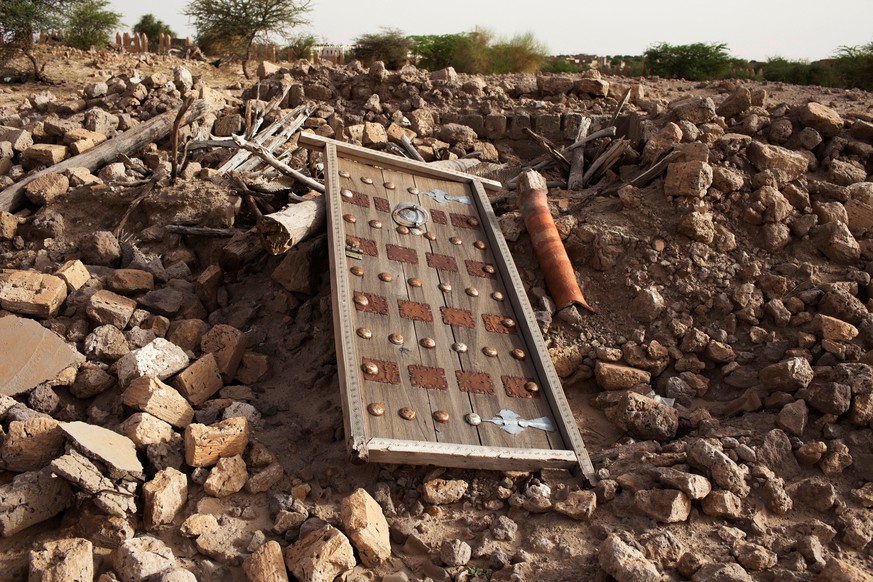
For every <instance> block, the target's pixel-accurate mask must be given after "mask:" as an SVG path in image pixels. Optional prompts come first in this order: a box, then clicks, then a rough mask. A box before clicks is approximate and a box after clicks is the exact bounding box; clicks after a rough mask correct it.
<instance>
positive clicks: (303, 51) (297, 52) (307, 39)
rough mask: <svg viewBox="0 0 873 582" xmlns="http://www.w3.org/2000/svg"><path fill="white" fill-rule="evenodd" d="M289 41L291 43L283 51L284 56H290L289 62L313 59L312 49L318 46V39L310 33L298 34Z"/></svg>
mask: <svg viewBox="0 0 873 582" xmlns="http://www.w3.org/2000/svg"><path fill="white" fill-rule="evenodd" d="M289 40H290V42H289V43H288V44H287V45H286V46H285V47H284V48H283V49H282V56H283V57H284V56H285V55H288V58H289V60H292V61H295V60H297V59H311V58H312V49H313V48H314V47H315V45H317V44H318V38H316V36H315V35H314V34H309V33H301V34H298V35H296V36H293V37H291V38H290V39H289ZM280 60H281V59H280Z"/></svg>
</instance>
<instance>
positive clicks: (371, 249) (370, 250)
mask: <svg viewBox="0 0 873 582" xmlns="http://www.w3.org/2000/svg"><path fill="white" fill-rule="evenodd" d="M346 245H348V246H350V247H353V248H356V249H361V252H362V253H364V254H365V255H367V256H368V257H378V256H379V251H378V250H377V248H376V241H374V240H371V239H368V238H360V237H357V236H347V237H346Z"/></svg>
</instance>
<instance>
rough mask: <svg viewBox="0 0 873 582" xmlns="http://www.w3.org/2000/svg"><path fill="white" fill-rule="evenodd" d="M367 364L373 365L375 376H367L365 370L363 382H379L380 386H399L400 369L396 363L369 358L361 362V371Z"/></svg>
mask: <svg viewBox="0 0 873 582" xmlns="http://www.w3.org/2000/svg"><path fill="white" fill-rule="evenodd" d="M368 364H373V365H375V366H376V368H377V369H378V371H377V372H376V373H375V374H368V373H367V371H366V370H365V371H364V380H369V381H371V382H381V383H382V384H400V369H399V368H398V367H397V364H396V363H394V362H386V361H384V360H371V359H370V358H363V359H362V360H361V367H362V369H363V368H366V367H367V365H368Z"/></svg>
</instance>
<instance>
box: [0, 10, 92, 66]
mask: <svg viewBox="0 0 873 582" xmlns="http://www.w3.org/2000/svg"><path fill="white" fill-rule="evenodd" d="M79 3H80V0H2V2H0V65H5V64H6V63H8V62H9V61H10V60H12V59H13V58H14V57H15V56H16V55H18V54H23V55H24V56H25V57H27V59H28V60H29V61H30V63H31V65H32V66H33V74H34V76H35V77H36V78H37V79H38V80H40V81H45V80H46V77H45V76H44V75H43V71H44V69H45V63H44V64H42V65H40V64H39V62H38V61H37V58H36V55H35V54H34V50H33V48H34V35H36V34H38V33H40V32H53V31H58V30H61V29H62V28H63V25H64V23H65V21H66V16H67V14H68V12H69V10H70V9H71V8H73V7H74V6H76V5H77V4H79Z"/></svg>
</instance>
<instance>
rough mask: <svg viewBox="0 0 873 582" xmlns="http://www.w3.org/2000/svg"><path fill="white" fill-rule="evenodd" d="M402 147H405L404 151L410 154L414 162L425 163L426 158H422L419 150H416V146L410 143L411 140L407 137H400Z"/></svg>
mask: <svg viewBox="0 0 873 582" xmlns="http://www.w3.org/2000/svg"><path fill="white" fill-rule="evenodd" d="M400 145H402V146H403V149H405V150H406V151H407V152H409V156H410V157H411V158H412V159H413V160H418V161H419V162H423V161H424V158H423V157H421V154H420V153H418V150H417V149H415V146H414V145H412V142H411V141H409V138H408V137H406V136H405V135H401V136H400Z"/></svg>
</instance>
